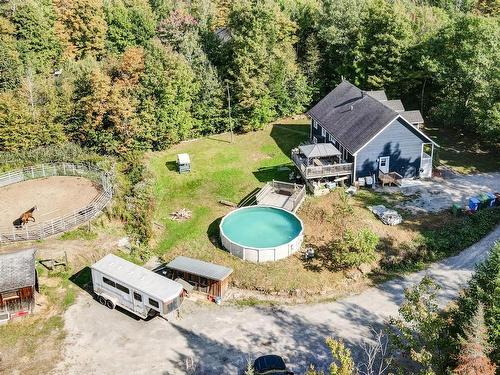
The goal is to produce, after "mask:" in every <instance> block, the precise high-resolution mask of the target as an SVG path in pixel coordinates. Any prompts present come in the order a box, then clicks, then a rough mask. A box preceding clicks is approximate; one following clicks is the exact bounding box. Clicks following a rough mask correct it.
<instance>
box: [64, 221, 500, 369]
mask: <svg viewBox="0 0 500 375" xmlns="http://www.w3.org/2000/svg"><path fill="white" fill-rule="evenodd" d="M498 239H500V227H497V228H496V230H495V231H493V232H492V233H490V234H489V235H488V236H486V237H485V238H484V239H483V240H481V241H480V242H479V243H477V244H475V245H473V246H471V247H470V248H468V249H466V250H464V251H463V252H461V253H460V254H459V255H457V256H455V257H451V258H448V259H446V260H444V261H442V262H440V263H436V264H434V265H433V266H431V267H430V268H429V269H428V270H426V271H425V272H419V273H416V274H412V275H409V276H407V277H404V278H402V279H398V280H393V281H390V282H387V283H384V284H382V285H381V286H379V287H377V288H371V289H368V290H366V291H365V292H363V293H361V294H359V295H355V296H351V297H348V298H344V299H342V300H339V301H337V302H333V303H323V304H312V305H298V306H284V307H282V308H268V307H266V308H264V307H262V308H259V307H255V308H246V309H238V308H232V307H217V306H215V305H214V306H212V307H210V308H203V309H197V310H195V312H192V313H189V314H186V316H184V317H183V318H182V319H180V320H177V321H174V322H171V323H168V322H166V321H164V320H162V319H154V320H151V321H149V322H145V321H142V320H134V319H133V318H130V317H129V316H127V315H125V314H123V313H120V312H118V311H111V310H108V309H107V308H105V307H103V306H101V305H99V304H98V303H97V302H95V301H94V300H93V299H92V298H91V297H90V296H89V295H88V294H82V295H81V296H80V297H79V298H78V300H77V302H76V304H75V305H73V306H72V307H71V308H70V309H69V310H68V311H67V313H66V316H65V322H66V324H65V327H66V330H67V332H68V335H67V338H66V346H65V353H64V358H65V359H64V361H63V362H61V363H60V364H59V365H58V366H57V369H56V370H55V373H56V374H122V373H123V372H124V371H126V372H127V373H134V374H165V375H166V374H168V375H175V374H186V373H188V371H186V363H190V361H191V359H194V361H195V362H196V363H197V364H198V365H197V368H196V370H195V371H193V372H189V373H195V374H205V375H208V374H216V375H220V374H237V373H239V371H240V369H242V368H243V367H244V366H245V364H246V361H247V360H248V358H255V357H256V356H258V355H261V354H264V353H277V354H281V355H283V356H284V357H285V358H286V359H287V362H288V363H289V364H290V367H291V369H292V370H294V371H295V372H296V373H297V374H301V373H303V372H304V370H305V369H306V368H307V366H308V364H310V363H314V364H318V365H320V366H324V365H325V364H326V363H327V362H328V360H329V356H328V352H327V350H326V348H325V345H324V338H325V337H326V336H328V335H333V336H338V337H342V338H344V339H345V340H346V342H347V343H348V344H350V345H356V344H359V343H360V342H362V341H364V340H366V339H368V338H370V337H371V327H375V328H377V327H379V326H380V325H381V324H382V323H383V321H384V319H386V318H387V317H389V316H390V315H395V314H396V313H397V307H398V304H399V303H400V302H401V301H402V299H403V290H404V289H405V288H406V287H408V286H411V285H414V284H415V283H418V282H419V281H420V279H421V278H422V277H423V276H424V274H426V273H427V274H429V275H430V276H432V277H434V278H435V279H436V280H437V281H438V282H439V283H440V284H441V286H442V291H441V293H440V302H441V303H442V304H445V303H446V302H447V301H449V300H450V298H453V297H455V296H456V294H457V292H458V290H459V289H460V287H461V286H463V284H464V283H465V282H466V281H467V280H468V279H469V277H470V276H471V274H472V271H473V269H474V265H475V264H476V263H477V262H480V261H482V260H483V259H484V258H485V257H486V255H487V252H488V250H489V249H490V248H491V246H492V245H493V243H494V242H495V241H496V240H498Z"/></svg>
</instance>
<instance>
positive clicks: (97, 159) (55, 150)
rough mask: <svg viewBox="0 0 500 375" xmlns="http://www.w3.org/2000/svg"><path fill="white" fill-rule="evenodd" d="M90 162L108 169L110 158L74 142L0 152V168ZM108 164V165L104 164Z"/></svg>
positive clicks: (8, 168) (9, 168)
mask: <svg viewBox="0 0 500 375" xmlns="http://www.w3.org/2000/svg"><path fill="white" fill-rule="evenodd" d="M54 162H67V163H91V164H96V165H100V166H102V167H103V168H106V169H108V168H109V167H110V164H111V163H112V159H110V158H105V157H103V156H100V155H97V154H95V153H93V152H91V151H89V150H87V149H83V148H81V147H80V146H78V145H77V144H75V143H69V142H68V143H64V144H61V145H52V146H46V147H39V148H34V149H32V150H22V151H14V152H0V170H4V171H6V170H11V169H17V168H24V167H29V166H32V165H36V164H42V163H54ZM105 164H109V165H107V166H106V165H105Z"/></svg>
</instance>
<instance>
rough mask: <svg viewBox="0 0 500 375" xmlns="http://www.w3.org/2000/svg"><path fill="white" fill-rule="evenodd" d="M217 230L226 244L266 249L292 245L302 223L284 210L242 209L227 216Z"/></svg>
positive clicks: (269, 208)
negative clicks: (219, 230) (223, 237)
mask: <svg viewBox="0 0 500 375" xmlns="http://www.w3.org/2000/svg"><path fill="white" fill-rule="evenodd" d="M221 229H222V231H223V232H224V234H225V236H226V237H227V238H228V239H229V240H230V241H232V242H236V243H237V244H239V245H241V246H247V247H255V248H266V247H276V246H279V245H283V244H286V243H288V242H290V241H292V240H293V239H294V238H295V237H297V236H298V235H299V234H300V232H301V231H302V223H301V222H300V220H299V219H297V217H296V216H295V215H294V214H292V213H290V212H288V211H285V210H280V209H277V208H272V207H246V208H243V209H240V210H238V211H234V212H232V213H230V214H228V215H227V216H226V217H225V218H224V221H223V222H222V224H221Z"/></svg>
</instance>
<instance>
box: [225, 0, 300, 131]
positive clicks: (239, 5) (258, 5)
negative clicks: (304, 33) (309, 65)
mask: <svg viewBox="0 0 500 375" xmlns="http://www.w3.org/2000/svg"><path fill="white" fill-rule="evenodd" d="M228 26H229V30H230V32H231V39H230V41H229V42H228V43H227V48H228V54H229V59H228V61H230V62H229V66H228V71H229V77H228V78H229V79H230V81H231V83H232V92H233V94H234V97H235V99H236V100H235V101H236V106H235V109H236V111H235V112H236V116H237V117H238V119H239V123H240V126H241V128H242V129H244V130H254V129H259V128H261V127H262V126H263V125H264V124H266V123H268V122H269V121H271V120H272V119H274V118H276V116H286V115H290V114H292V113H293V112H297V111H299V109H300V110H302V109H303V105H304V104H305V103H306V102H308V101H309V90H308V87H307V84H306V82H305V79H304V76H303V74H302V73H301V72H300V71H299V69H298V67H297V64H296V56H295V50H294V48H293V46H294V43H295V41H296V37H295V35H294V33H295V31H296V25H295V24H294V23H293V22H292V21H291V20H290V19H289V18H288V17H287V16H286V15H285V14H284V13H283V12H282V11H281V10H280V9H279V7H278V6H277V4H276V3H274V2H273V1H270V0H255V1H238V2H236V3H235V4H233V8H232V10H231V12H230V15H229V25H228ZM278 101H279V103H278Z"/></svg>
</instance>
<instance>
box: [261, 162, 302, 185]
mask: <svg viewBox="0 0 500 375" xmlns="http://www.w3.org/2000/svg"><path fill="white" fill-rule="evenodd" d="M292 172H297V171H296V169H295V167H294V166H293V165H292V164H281V165H275V166H272V167H261V168H259V169H257V170H256V171H254V172H252V173H253V175H254V176H255V178H256V179H257V180H259V181H260V182H270V181H273V180H276V181H285V182H287V181H289V177H290V173H292ZM295 174H297V173H295Z"/></svg>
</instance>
